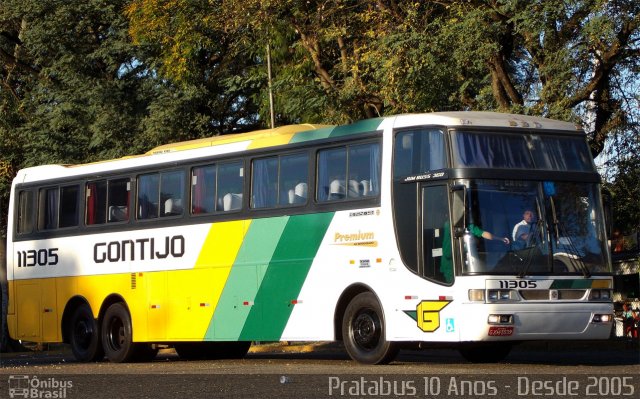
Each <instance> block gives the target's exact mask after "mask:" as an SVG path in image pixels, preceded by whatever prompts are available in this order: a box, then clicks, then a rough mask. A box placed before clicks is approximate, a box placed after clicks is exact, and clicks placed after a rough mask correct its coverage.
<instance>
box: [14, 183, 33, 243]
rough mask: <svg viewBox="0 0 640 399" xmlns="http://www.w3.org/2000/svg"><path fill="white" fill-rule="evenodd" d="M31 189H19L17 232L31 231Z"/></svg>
mask: <svg viewBox="0 0 640 399" xmlns="http://www.w3.org/2000/svg"><path fill="white" fill-rule="evenodd" d="M33 216H34V212H33V191H20V193H19V194H18V227H17V228H18V234H25V233H31V232H32V231H33Z"/></svg>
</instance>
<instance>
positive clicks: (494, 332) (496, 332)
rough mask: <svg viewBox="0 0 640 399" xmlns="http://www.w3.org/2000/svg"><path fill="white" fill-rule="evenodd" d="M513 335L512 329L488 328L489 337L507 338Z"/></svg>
mask: <svg viewBox="0 0 640 399" xmlns="http://www.w3.org/2000/svg"><path fill="white" fill-rule="evenodd" d="M510 335H513V327H489V336H490V337H508V336H510Z"/></svg>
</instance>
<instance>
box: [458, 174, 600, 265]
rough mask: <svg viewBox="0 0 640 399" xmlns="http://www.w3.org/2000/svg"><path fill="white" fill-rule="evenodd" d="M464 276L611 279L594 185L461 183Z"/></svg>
mask: <svg viewBox="0 0 640 399" xmlns="http://www.w3.org/2000/svg"><path fill="white" fill-rule="evenodd" d="M466 184H467V187H469V190H467V200H466V204H467V206H466V215H467V217H466V224H467V226H466V228H465V229H464V233H463V234H462V235H461V237H460V238H459V239H460V240H462V241H461V243H460V244H461V245H459V247H458V248H460V249H461V251H462V254H461V255H462V256H461V258H462V259H463V266H462V271H463V274H476V273H482V274H484V273H488V274H508V275H521V276H524V275H535V274H545V275H548V274H581V275H584V276H590V275H591V274H594V273H610V272H611V266H610V261H609V258H608V256H607V252H606V238H605V233H604V232H605V228H604V220H603V219H604V217H603V215H602V214H601V212H600V211H599V209H602V208H601V205H600V203H599V202H600V194H599V191H598V187H597V185H596V184H592V183H575V182H573V183H569V182H553V181H546V182H537V181H514V180H511V181H504V180H500V181H493V180H473V181H468V182H466Z"/></svg>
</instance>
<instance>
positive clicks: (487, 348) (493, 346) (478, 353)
mask: <svg viewBox="0 0 640 399" xmlns="http://www.w3.org/2000/svg"><path fill="white" fill-rule="evenodd" d="M511 347H512V345H511V344H510V343H508V342H481V343H469V344H462V345H461V346H460V348H458V351H459V352H460V354H461V355H462V357H464V358H465V359H466V360H467V361H469V362H471V363H497V362H500V361H502V360H504V359H505V358H506V357H507V356H508V355H509V353H510V352H511Z"/></svg>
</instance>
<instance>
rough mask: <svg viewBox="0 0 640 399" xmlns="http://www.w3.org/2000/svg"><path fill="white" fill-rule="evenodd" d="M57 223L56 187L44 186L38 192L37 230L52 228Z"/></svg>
mask: <svg viewBox="0 0 640 399" xmlns="http://www.w3.org/2000/svg"><path fill="white" fill-rule="evenodd" d="M57 224H58V188H57V187H55V188H44V189H41V190H40V192H39V193H38V230H40V231H42V230H52V229H55V228H56V227H57Z"/></svg>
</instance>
